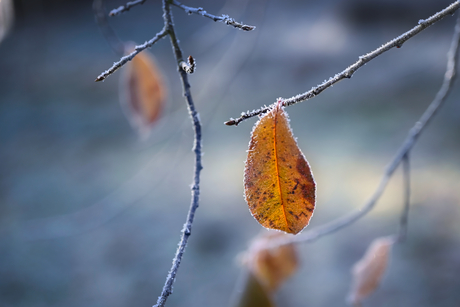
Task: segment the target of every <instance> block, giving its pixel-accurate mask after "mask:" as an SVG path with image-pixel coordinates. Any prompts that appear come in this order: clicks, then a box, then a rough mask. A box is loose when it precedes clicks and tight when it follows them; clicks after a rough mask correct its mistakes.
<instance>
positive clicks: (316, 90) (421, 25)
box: [225, 1, 460, 126]
mask: <svg viewBox="0 0 460 307" xmlns="http://www.w3.org/2000/svg"><path fill="white" fill-rule="evenodd" d="M459 7H460V2H459V1H455V2H454V3H452V4H451V5H449V6H448V7H446V8H445V9H443V10H442V11H440V12H438V13H436V14H434V15H433V16H431V17H430V18H428V19H425V20H423V19H422V20H420V21H419V22H418V25H417V26H415V27H414V28H412V29H411V30H409V31H407V32H406V33H403V34H402V35H400V36H398V37H396V38H394V39H393V40H391V41H389V42H388V43H386V44H384V45H382V46H381V47H379V48H377V49H375V50H374V51H372V52H369V53H368V54H365V55H363V56H360V57H359V60H358V61H357V62H356V63H354V64H352V65H350V66H349V67H348V68H347V69H345V70H344V71H342V72H341V73H338V74H336V75H335V76H334V77H331V78H329V80H327V81H325V82H323V83H322V84H320V85H318V86H316V87H313V88H312V89H311V90H309V91H308V92H305V93H303V94H299V95H297V96H293V97H291V98H286V99H285V98H278V99H277V101H278V100H279V99H282V100H284V103H283V106H291V105H293V104H296V103H298V102H302V101H305V100H308V99H310V98H313V97H315V96H317V95H319V94H320V93H321V92H322V91H324V90H325V89H327V88H329V87H331V86H332V85H334V84H336V83H337V82H339V81H341V80H343V79H347V78H348V79H349V78H351V76H352V75H353V74H354V73H355V72H356V71H357V70H358V69H359V68H361V67H362V66H364V65H365V64H366V63H368V62H369V61H371V60H372V59H374V58H376V57H378V56H379V55H381V54H383V53H384V52H386V51H388V50H390V49H392V48H394V47H397V48H400V47H401V46H402V45H403V44H404V43H405V42H406V41H407V40H409V39H410V38H412V37H413V36H415V35H417V34H418V33H420V32H421V31H423V30H425V29H426V28H428V27H429V26H431V25H433V24H435V23H436V22H438V21H439V20H441V19H443V18H444V17H446V16H448V15H452V14H453V13H454V12H455V11H456V10H457V9H458V8H459ZM272 107H273V104H272V105H270V106H268V107H263V108H260V109H257V110H253V111H251V112H249V111H248V112H246V113H244V112H243V113H242V114H241V116H240V117H238V118H236V119H233V118H230V120H228V121H226V122H225V124H226V125H228V126H237V125H238V124H239V123H240V122H242V121H244V120H246V119H248V118H251V117H254V116H257V115H260V114H264V113H266V112H268V111H269V110H270V109H271V108H272Z"/></svg>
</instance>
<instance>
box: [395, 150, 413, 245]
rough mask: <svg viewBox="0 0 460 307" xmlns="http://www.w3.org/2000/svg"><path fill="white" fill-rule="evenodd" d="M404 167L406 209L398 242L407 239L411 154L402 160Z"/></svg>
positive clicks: (403, 212)
mask: <svg viewBox="0 0 460 307" xmlns="http://www.w3.org/2000/svg"><path fill="white" fill-rule="evenodd" d="M402 167H403V180H404V208H403V211H402V214H401V220H400V223H399V233H398V236H397V240H398V241H399V242H404V241H405V240H406V237H407V221H408V218H409V205H410V163H409V153H407V154H405V155H404V157H403V160H402Z"/></svg>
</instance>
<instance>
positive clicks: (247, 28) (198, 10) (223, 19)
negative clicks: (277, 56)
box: [171, 0, 256, 31]
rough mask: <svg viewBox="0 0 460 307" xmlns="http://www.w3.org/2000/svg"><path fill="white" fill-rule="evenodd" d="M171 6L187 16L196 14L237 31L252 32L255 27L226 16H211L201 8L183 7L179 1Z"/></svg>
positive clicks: (173, 0) (173, 1)
mask: <svg viewBox="0 0 460 307" xmlns="http://www.w3.org/2000/svg"><path fill="white" fill-rule="evenodd" d="M171 4H173V5H175V6H177V7H179V8H181V9H183V10H184V11H185V12H186V13H187V14H189V15H190V14H198V15H201V16H203V17H207V18H210V19H212V20H214V21H220V22H223V23H225V24H226V25H229V26H232V27H235V28H237V29H241V30H243V31H252V30H254V29H255V28H256V27H255V26H249V25H245V24H242V23H240V22H237V21H235V19H233V18H231V17H230V16H228V15H222V16H215V15H211V14H209V13H208V12H206V11H205V10H204V9H203V8H202V7H198V8H194V7H189V6H186V5H183V4H182V3H180V2H179V1H176V0H172V1H171Z"/></svg>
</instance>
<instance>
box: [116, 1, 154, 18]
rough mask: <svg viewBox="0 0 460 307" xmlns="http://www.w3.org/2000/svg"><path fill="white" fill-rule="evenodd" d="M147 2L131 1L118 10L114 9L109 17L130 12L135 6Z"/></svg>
mask: <svg viewBox="0 0 460 307" xmlns="http://www.w3.org/2000/svg"><path fill="white" fill-rule="evenodd" d="M144 2H145V0H135V1H130V2H128V3H126V4H125V5H122V6H120V7H118V8H116V9H113V10H111V11H110V13H109V16H115V15H118V14H121V13H123V12H126V11H129V9H130V8H132V7H133V6H136V5H138V4H144Z"/></svg>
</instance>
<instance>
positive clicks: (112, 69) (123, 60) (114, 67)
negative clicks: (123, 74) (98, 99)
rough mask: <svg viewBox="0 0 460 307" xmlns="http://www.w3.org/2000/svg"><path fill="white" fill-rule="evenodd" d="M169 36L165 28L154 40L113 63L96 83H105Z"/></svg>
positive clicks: (139, 46) (135, 48) (137, 47)
mask: <svg viewBox="0 0 460 307" xmlns="http://www.w3.org/2000/svg"><path fill="white" fill-rule="evenodd" d="M166 35H168V32H167V29H166V28H163V29H162V30H161V31H160V32H158V33H157V35H155V37H154V38H152V39H151V40H149V41H146V42H145V43H143V44H142V45H138V46H136V47H134V51H133V52H131V53H130V54H128V55H127V56H124V57H122V58H121V59H120V60H119V61H118V62H115V63H113V65H112V67H110V68H109V69H107V70H106V71H104V72H103V73H102V74H100V75H99V76H98V77H97V78H96V80H95V81H96V82H98V81H103V80H105V78H107V77H108V76H110V75H111V74H113V73H114V72H115V71H116V70H117V69H118V68H120V67H122V66H123V65H125V64H126V63H127V62H128V61H131V60H132V59H133V58H134V57H135V56H136V55H137V54H138V53H139V52H141V51H142V50H144V49H147V48H149V47H152V46H153V45H154V44H155V43H156V42H157V41H159V40H160V39H161V38H163V37H165V36H166Z"/></svg>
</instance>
